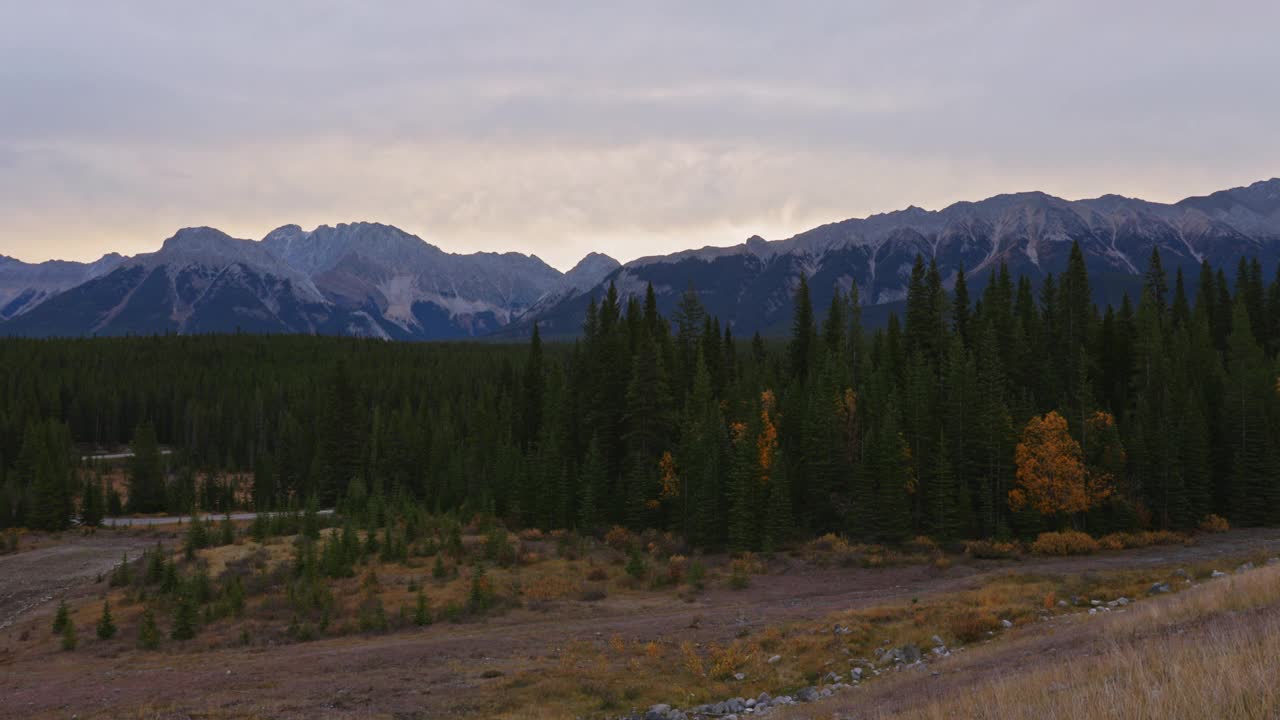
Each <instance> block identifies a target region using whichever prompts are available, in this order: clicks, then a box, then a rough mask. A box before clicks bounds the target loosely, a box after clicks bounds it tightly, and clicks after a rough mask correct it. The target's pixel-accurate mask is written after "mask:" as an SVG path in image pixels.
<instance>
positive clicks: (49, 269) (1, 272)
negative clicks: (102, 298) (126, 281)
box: [0, 253, 124, 321]
mask: <svg viewBox="0 0 1280 720" xmlns="http://www.w3.org/2000/svg"><path fill="white" fill-rule="evenodd" d="M123 260H124V258H123V257H121V256H120V255H117V254H116V253H111V254H109V255H104V256H102V258H100V259H98V260H96V261H94V262H91V263H78V262H67V261H65V260H50V261H49V262H43V263H37V264H31V263H24V262H21V261H19V260H14V259H13V258H11V257H5V256H3V255H0V321H4V320H8V319H9V318H14V317H17V316H19V315H21V314H23V313H25V312H30V311H31V310H32V309H34V308H35V307H37V306H38V305H39V304H40V303H42V302H44V301H45V300H48V299H49V298H51V297H53V296H54V295H57V294H58V293H60V292H62V291H63V290H67V289H69V288H73V287H75V286H77V285H79V284H81V283H83V282H85V281H87V280H92V279H93V278H96V277H98V276H100V275H104V274H106V273H108V272H111V271H112V270H113V269H115V267H116V266H117V265H119V264H120V263H121V261H123Z"/></svg>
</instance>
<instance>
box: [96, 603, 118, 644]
mask: <svg viewBox="0 0 1280 720" xmlns="http://www.w3.org/2000/svg"><path fill="white" fill-rule="evenodd" d="M97 631H98V639H99V640H110V639H111V638H113V637H115V636H116V624H115V622H114V621H113V620H112V619H111V605H110V604H109V603H108V602H107V601H106V600H103V601H102V617H100V618H98V626H97Z"/></svg>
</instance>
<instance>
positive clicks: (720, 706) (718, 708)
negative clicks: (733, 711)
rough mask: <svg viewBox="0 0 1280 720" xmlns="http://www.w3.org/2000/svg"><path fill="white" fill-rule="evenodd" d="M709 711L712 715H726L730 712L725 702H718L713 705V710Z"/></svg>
mask: <svg viewBox="0 0 1280 720" xmlns="http://www.w3.org/2000/svg"><path fill="white" fill-rule="evenodd" d="M709 712H710V713H711V714H712V715H724V714H725V713H727V712H729V708H728V707H727V706H725V704H724V703H723V702H718V703H716V704H715V705H712V706H711V710H710V711H709Z"/></svg>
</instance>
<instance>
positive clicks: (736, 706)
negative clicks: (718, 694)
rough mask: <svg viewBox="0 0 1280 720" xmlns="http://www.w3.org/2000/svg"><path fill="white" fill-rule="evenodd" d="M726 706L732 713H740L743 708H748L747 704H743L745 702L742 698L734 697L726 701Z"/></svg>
mask: <svg viewBox="0 0 1280 720" xmlns="http://www.w3.org/2000/svg"><path fill="white" fill-rule="evenodd" d="M724 706H725V707H726V708H727V709H728V710H729V712H731V713H740V712H742V711H743V710H746V709H747V706H746V705H745V704H743V702H742V698H734V699H732V700H727V701H725V704H724Z"/></svg>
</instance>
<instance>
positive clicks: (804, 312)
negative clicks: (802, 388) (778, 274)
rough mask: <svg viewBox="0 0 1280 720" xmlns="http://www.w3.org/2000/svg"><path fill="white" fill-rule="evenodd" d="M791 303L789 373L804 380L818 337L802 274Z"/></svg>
mask: <svg viewBox="0 0 1280 720" xmlns="http://www.w3.org/2000/svg"><path fill="white" fill-rule="evenodd" d="M792 303H793V305H794V307H795V309H794V314H793V315H792V319H791V347H790V353H791V354H790V357H791V364H790V371H791V374H792V375H793V376H795V377H799V378H800V379H801V380H804V379H805V378H806V377H808V375H809V369H810V367H811V366H812V364H813V358H814V346H815V345H816V339H817V335H818V332H817V327H816V325H815V324H814V317H813V301H812V300H811V299H810V297H809V280H808V278H806V277H805V275H804V273H800V281H799V283H798V284H797V285H796V291H795V293H794V295H793V296H792Z"/></svg>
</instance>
